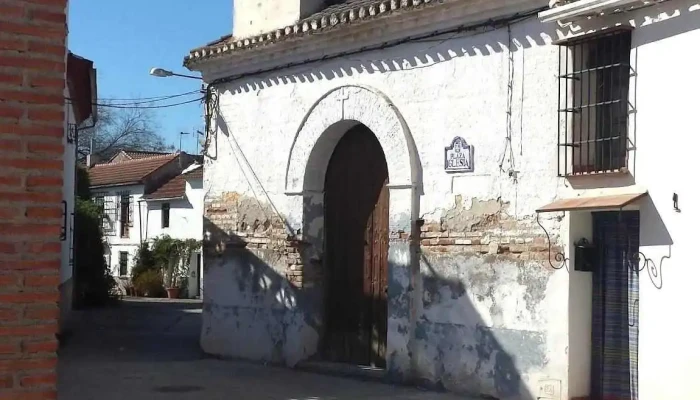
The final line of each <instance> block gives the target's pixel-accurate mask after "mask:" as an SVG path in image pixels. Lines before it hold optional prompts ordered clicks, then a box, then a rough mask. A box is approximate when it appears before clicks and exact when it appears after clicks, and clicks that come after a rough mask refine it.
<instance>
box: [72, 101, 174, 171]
mask: <svg viewBox="0 0 700 400" xmlns="http://www.w3.org/2000/svg"><path fill="white" fill-rule="evenodd" d="M97 115H98V119H97V124H96V125H95V126H94V127H93V128H89V129H85V130H83V131H81V132H80V134H79V135H78V152H79V153H80V156H82V157H84V156H86V155H87V154H89V153H90V151H91V150H92V153H93V154H96V155H97V156H99V157H100V158H101V159H108V158H110V157H112V156H113V155H114V154H116V153H118V152H119V151H121V150H141V151H171V150H174V147H173V146H168V145H167V144H166V143H165V138H164V137H163V136H161V135H160V134H158V133H157V131H156V129H157V128H156V123H155V120H154V116H153V113H152V110H150V109H144V108H113V107H109V106H98V108H97Z"/></svg>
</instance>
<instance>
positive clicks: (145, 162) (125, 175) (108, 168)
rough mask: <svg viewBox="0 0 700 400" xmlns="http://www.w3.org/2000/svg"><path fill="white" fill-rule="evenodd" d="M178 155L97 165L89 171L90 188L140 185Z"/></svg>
mask: <svg viewBox="0 0 700 400" xmlns="http://www.w3.org/2000/svg"><path fill="white" fill-rule="evenodd" d="M177 156H178V153H173V154H164V155H158V156H152V157H147V158H139V159H136V160H127V161H122V162H118V163H109V164H97V165H95V166H94V167H92V168H90V169H89V170H88V173H89V174H90V186H109V185H124V184H137V183H140V182H141V181H142V180H143V179H144V178H145V177H146V176H148V175H149V174H150V173H151V172H153V171H155V170H157V169H158V168H160V167H162V166H163V165H165V164H167V163H168V162H170V161H172V160H174V159H175V158H177Z"/></svg>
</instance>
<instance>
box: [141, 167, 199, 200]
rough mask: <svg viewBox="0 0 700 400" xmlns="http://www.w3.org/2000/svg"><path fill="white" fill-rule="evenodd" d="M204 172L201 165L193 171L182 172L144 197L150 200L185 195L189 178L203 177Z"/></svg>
mask: <svg viewBox="0 0 700 400" xmlns="http://www.w3.org/2000/svg"><path fill="white" fill-rule="evenodd" d="M202 172H203V170H202V168H201V167H200V168H197V169H195V170H193V171H191V172H188V173H185V174H180V175H178V176H176V177H174V178H173V179H171V180H169V181H167V182H165V184H164V185H162V186H161V187H159V188H158V189H156V190H155V191H154V192H152V193H149V194H147V195H145V196H143V198H144V199H148V200H164V199H177V198H181V197H184V196H185V192H186V186H187V185H186V181H187V179H201V178H202V176H203V173H202Z"/></svg>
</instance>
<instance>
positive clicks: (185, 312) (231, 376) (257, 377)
mask: <svg viewBox="0 0 700 400" xmlns="http://www.w3.org/2000/svg"><path fill="white" fill-rule="evenodd" d="M200 326H201V302H198V301H187V300H180V301H176V302H173V301H165V300H147V299H138V300H136V299H126V300H124V301H123V302H122V304H121V305H120V306H119V307H115V308H109V309H102V310H91V311H83V312H76V323H75V325H74V329H73V334H72V335H71V336H69V337H68V338H67V339H66V341H65V344H64V345H63V346H62V348H61V349H60V350H59V369H58V376H59V381H58V386H59V389H58V390H59V399H61V400H98V399H99V400H123V399H129V400H142V399H148V400H160V399H178V400H180V399H182V400H190V399H207V400H217V399H221V400H224V399H226V400H231V399H236V400H244V399H251V400H252V399H270V400H292V399H294V400H312V399H313V400H350V399H414V400H439V399H445V400H447V399H457V398H462V397H456V396H454V395H448V394H443V393H434V392H429V391H423V390H418V389H413V388H408V387H396V386H391V385H385V384H381V383H375V382H367V381H361V380H356V379H348V378H340V377H334V376H327V375H319V374H314V373H307V372H300V371H294V370H290V369H285V368H276V367H266V366H264V365H259V364H252V363H247V362H238V361H227V360H217V359H213V358H211V357H208V356H207V355H205V354H203V353H202V352H201V351H200V350H199V344H198V343H199V329H200Z"/></svg>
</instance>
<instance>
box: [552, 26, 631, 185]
mask: <svg viewBox="0 0 700 400" xmlns="http://www.w3.org/2000/svg"><path fill="white" fill-rule="evenodd" d="M631 44H632V34H631V31H629V30H620V31H614V32H611V33H607V34H604V35H597V36H595V37H591V38H588V39H583V40H577V41H575V42H568V43H563V45H562V46H561V47H560V49H559V108H558V114H559V132H558V141H557V144H558V168H559V169H558V173H559V176H571V175H586V174H599V173H609V172H619V171H622V170H623V169H624V168H626V166H627V161H628V160H627V158H628V156H627V154H628V116H629V101H628V93H629V82H630V72H631V70H632V69H631V66H630V52H631Z"/></svg>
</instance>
